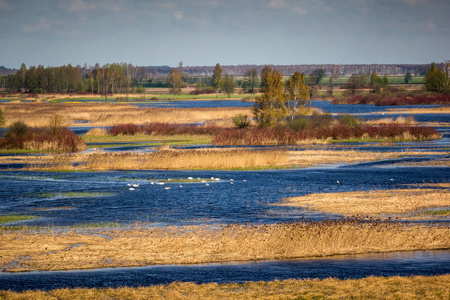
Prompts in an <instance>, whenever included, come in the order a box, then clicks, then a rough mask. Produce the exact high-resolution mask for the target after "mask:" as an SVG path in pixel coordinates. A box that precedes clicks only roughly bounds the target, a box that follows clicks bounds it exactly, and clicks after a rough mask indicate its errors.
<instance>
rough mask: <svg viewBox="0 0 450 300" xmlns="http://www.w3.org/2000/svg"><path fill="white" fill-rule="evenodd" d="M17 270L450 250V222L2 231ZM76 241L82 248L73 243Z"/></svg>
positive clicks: (5, 266)
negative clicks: (446, 225) (439, 224)
mask: <svg viewBox="0 0 450 300" xmlns="http://www.w3.org/2000/svg"><path fill="white" fill-rule="evenodd" d="M0 244H1V245H2V249H1V250H2V255H1V257H0V269H2V270H4V271H10V272H21V271H31V270H69V269H91V268H104V267H125V266H143V265H153V264H193V263H206V262H226V261H253V260H264V259H289V258H302V257H319V256H330V255H342V254H357V253H374V252H392V251H411V250H426V249H428V250H431V249H449V248H450V235H449V229H448V227H445V226H426V225H405V224H402V223H391V222H386V221H381V220H369V221H363V220H361V219H357V218H350V219H341V220H333V221H331V220H325V221H322V222H291V223H279V224H269V225H240V224H229V225H215V226H206V225H203V226H186V227H165V228H151V229H148V228H139V227H135V228H129V229H120V230H119V229H110V230H105V229H97V230H95V229H82V228H81V229H76V230H70V231H59V230H48V231H47V230H45V231H41V232H36V231H21V232H20V233H19V232H17V231H8V230H5V231H0ZM74 245H76V247H73V246H74Z"/></svg>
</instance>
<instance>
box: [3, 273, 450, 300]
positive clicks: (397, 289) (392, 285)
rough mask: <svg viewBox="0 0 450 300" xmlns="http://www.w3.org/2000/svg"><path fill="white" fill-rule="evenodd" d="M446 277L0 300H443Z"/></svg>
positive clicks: (178, 286) (448, 290)
mask: <svg viewBox="0 0 450 300" xmlns="http://www.w3.org/2000/svg"><path fill="white" fill-rule="evenodd" d="M449 294H450V275H441V276H412V277H400V276H393V277H374V276H372V277H368V278H362V279H347V280H340V279H336V278H327V279H322V280H319V279H304V280H297V279H288V280H283V281H279V280H275V281H269V282H264V281H260V282H245V283H226V284H217V283H208V284H195V283H192V282H174V283H171V284H168V285H156V286H150V287H138V288H128V287H121V288H101V289H100V288H99V289H86V288H77V289H56V290H51V291H39V290H38V291H31V290H30V291H25V292H20V293H18V292H11V291H0V298H2V299H17V300H20V299H36V300H44V299H61V300H65V299H80V300H82V299H133V300H134V299H206V300H207V299H266V300H273V299H305V300H308V299H368V300H369V299H374V300H375V299H377V300H380V299H429V300H434V299H446V298H448V295H449Z"/></svg>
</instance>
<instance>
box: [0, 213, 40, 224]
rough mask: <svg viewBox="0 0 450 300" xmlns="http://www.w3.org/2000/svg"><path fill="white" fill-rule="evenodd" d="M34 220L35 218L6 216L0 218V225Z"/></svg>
mask: <svg viewBox="0 0 450 300" xmlns="http://www.w3.org/2000/svg"><path fill="white" fill-rule="evenodd" d="M33 219H36V217H35V216H27V215H6V216H0V224H5V223H11V222H17V221H26V220H33Z"/></svg>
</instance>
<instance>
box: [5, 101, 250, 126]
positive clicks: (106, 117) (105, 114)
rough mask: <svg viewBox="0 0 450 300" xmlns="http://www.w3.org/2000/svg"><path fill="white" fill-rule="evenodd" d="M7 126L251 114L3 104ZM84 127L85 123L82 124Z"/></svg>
mask: <svg viewBox="0 0 450 300" xmlns="http://www.w3.org/2000/svg"><path fill="white" fill-rule="evenodd" d="M0 107H1V108H2V110H3V112H4V116H5V119H6V122H7V124H6V126H9V125H11V124H13V123H14V122H16V121H23V122H25V123H26V124H27V125H29V126H32V127H42V126H47V125H48V123H49V121H50V119H51V118H52V116H54V115H55V114H58V115H63V116H64V117H65V120H66V122H67V125H69V126H74V125H75V126H76V125H77V123H76V121H88V123H87V124H88V125H89V126H112V125H116V124H129V123H132V124H145V123H155V122H162V123H177V124H180V123H197V122H204V121H207V120H221V119H229V118H231V117H233V116H235V115H237V114H240V113H241V114H247V115H251V109H250V108H234V107H230V108H228V107H227V108H140V107H137V106H134V105H129V104H99V103H84V104H82V103H80V104H78V103H4V104H2V105H1V106H0ZM81 125H82V126H86V124H81Z"/></svg>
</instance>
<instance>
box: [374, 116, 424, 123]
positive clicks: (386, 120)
mask: <svg viewBox="0 0 450 300" xmlns="http://www.w3.org/2000/svg"><path fill="white" fill-rule="evenodd" d="M365 123H366V124H368V125H385V124H399V125H416V124H417V122H416V121H415V120H414V117H412V116H409V117H406V118H405V117H403V116H399V117H397V119H395V120H394V118H382V119H374V120H367V121H366V122H365Z"/></svg>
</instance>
